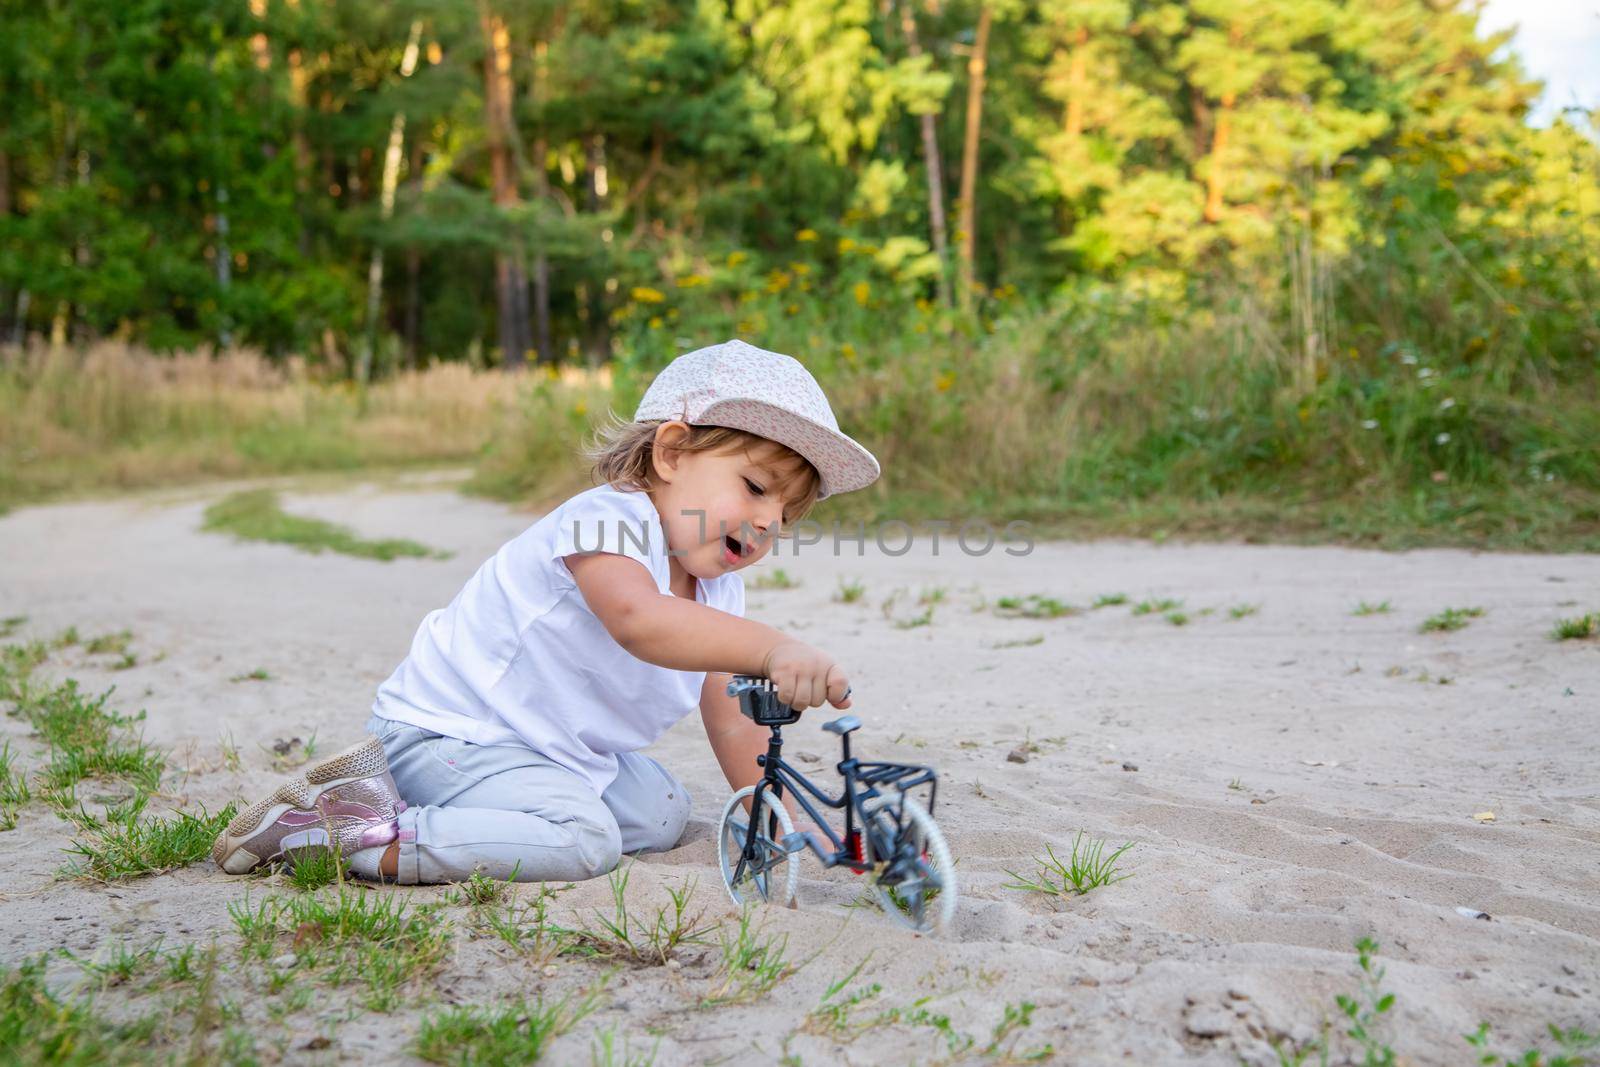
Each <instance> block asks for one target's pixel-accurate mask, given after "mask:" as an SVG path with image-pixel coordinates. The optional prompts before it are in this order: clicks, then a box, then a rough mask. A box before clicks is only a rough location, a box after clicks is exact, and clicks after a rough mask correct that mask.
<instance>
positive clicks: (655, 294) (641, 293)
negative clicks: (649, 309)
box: [632, 285, 667, 304]
mask: <svg viewBox="0 0 1600 1067" xmlns="http://www.w3.org/2000/svg"><path fill="white" fill-rule="evenodd" d="M632 295H633V299H634V300H635V301H637V302H638V303H640V304H659V303H661V302H662V301H663V300H665V299H666V298H667V294H666V293H663V292H662V291H661V290H660V289H651V288H650V287H649V286H647V285H636V286H634V287H633V294H632Z"/></svg>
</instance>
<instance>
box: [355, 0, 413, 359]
mask: <svg viewBox="0 0 1600 1067" xmlns="http://www.w3.org/2000/svg"><path fill="white" fill-rule="evenodd" d="M421 44H422V20H421V19H417V20H416V21H415V22H413V23H412V24H411V34H410V36H409V37H407V39H406V50H405V51H404V52H403V53H401V55H400V77H402V78H409V77H411V74H412V72H413V71H415V70H416V69H417V50H418V48H419V46H420V45H421ZM405 141H406V113H405V112H404V111H396V112H395V113H394V118H393V119H392V120H391V121H390V123H389V145H388V148H387V149H386V150H385V151H384V153H383V182H382V184H381V185H380V186H379V187H378V220H379V222H381V223H387V222H388V221H389V220H390V219H391V218H393V217H394V192H395V187H396V186H397V185H398V184H399V182H400V153H401V150H402V149H403V148H404V147H405ZM382 310H383V245H382V244H381V243H380V242H378V241H374V242H373V243H372V259H371V260H370V261H369V262H368V263H367V329H366V333H365V335H364V336H363V337H362V340H361V353H360V355H359V356H358V357H357V359H356V380H357V381H358V382H361V383H362V384H363V385H364V384H366V381H367V379H368V378H369V377H371V375H372V351H373V349H374V348H375V347H376V346H377V343H378V315H379V313H380V312H381V311H382Z"/></svg>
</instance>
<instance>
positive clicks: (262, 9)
mask: <svg viewBox="0 0 1600 1067" xmlns="http://www.w3.org/2000/svg"><path fill="white" fill-rule="evenodd" d="M1574 17H1575V18H1576V17H1580V16H1578V15H1576V14H1575V15H1574ZM0 30H3V32H0V342H4V344H3V347H0V508H4V507H5V506H7V505H16V504H20V503H27V502H32V501H36V500H41V499H46V498H51V497H56V496H61V495H63V494H74V493H82V492H86V491H100V490H105V489H120V488H130V487H138V486H146V485H157V484H170V483H176V482H184V481H188V480H192V479H196V478H211V477H233V476H240V475H255V474H268V473H285V472H300V471H313V470H327V469H336V470H343V469H359V470H362V471H370V470H373V469H376V468H385V467H404V466H412V465H439V464H455V465H461V464H463V463H464V462H466V463H470V464H471V465H472V466H473V469H474V471H475V473H474V475H473V477H472V481H471V483H470V485H471V487H472V488H474V489H476V490H477V491H480V492H485V493H490V494H493V495H496V496H501V497H506V498H516V499H523V500H530V501H533V502H538V501H539V500H542V499H547V498H549V497H551V496H556V495H559V493H560V492H562V491H565V490H567V489H569V488H571V487H572V486H573V485H575V484H577V479H579V478H581V477H582V470H581V467H580V465H579V464H578V461H577V460H576V458H575V456H574V450H575V447H576V445H577V444H578V443H579V441H580V439H581V437H582V436H583V435H584V433H585V432H586V431H587V430H588V429H589V428H590V427H591V426H592V425H593V424H594V423H595V421H596V420H598V419H600V418H602V417H604V415H605V413H606V412H607V411H608V410H615V411H618V412H621V413H623V414H624V415H626V414H628V413H630V412H631V411H632V406H633V404H634V403H635V402H636V400H637V397H638V395H639V393H640V391H641V390H642V387H643V385H644V384H645V383H647V382H648V380H649V376H650V375H651V374H653V373H654V372H655V370H657V369H659V368H660V367H661V366H662V365H664V364H665V363H666V362H667V361H669V360H670V359H671V358H672V357H673V356H675V355H676V354H678V353H679V352H682V351H685V350H687V349H689V348H693V347H698V346H700V345H702V344H707V343H711V342H714V341H718V340H722V339H725V338H727V337H731V336H740V337H743V338H745V339H747V340H749V341H752V342H753V343H757V344H760V345H763V346H765V347H770V348H776V349H778V350H780V351H787V352H791V353H793V354H795V355H796V356H798V357H799V358H801V359H803V360H804V361H805V362H806V363H807V365H808V366H809V367H810V368H811V369H812V370H813V372H814V373H816V374H817V376H818V377H819V378H820V379H821V380H822V381H823V382H824V383H825V385H826V387H827V388H828V391H829V393H830V396H831V397H832V399H833V401H834V405H835V409H836V411H837V413H838V415H839V418H840V421H841V424H842V425H843V426H844V427H845V428H846V430H847V431H848V432H851V433H852V434H854V435H855V436H857V437H858V438H860V439H861V440H862V441H863V442H864V443H865V444H867V445H868V447H870V448H872V449H873V450H874V451H875V452H876V453H877V454H878V455H879V457H880V458H881V459H882V460H883V461H884V467H885V477H884V478H883V480H882V481H881V482H880V484H879V485H878V486H877V487H875V488H874V490H872V491H871V492H869V493H866V494H858V496H859V499H856V500H851V499H849V498H846V499H844V500H841V501H838V502H829V503H828V504H826V505H824V517H826V516H827V515H828V514H830V513H831V514H833V515H835V516H849V517H868V518H874V517H875V518H883V517H890V516H893V517H901V518H913V519H915V518H919V517H920V518H930V517H934V516H937V517H940V518H948V519H960V518H961V517H964V516H968V515H986V516H989V517H991V518H994V517H999V518H1003V519H1006V520H1010V519H1017V518H1021V519H1028V520H1032V521H1034V522H1035V523H1038V524H1042V525H1044V526H1045V527H1047V528H1056V529H1060V530H1062V531H1067V532H1074V533H1083V534H1093V533H1134V534H1140V535H1149V536H1156V537H1169V536H1179V537H1197V536H1200V537H1203V536H1226V537H1239V536H1243V537H1249V538H1259V537H1271V538H1278V539H1296V540H1300V539H1310V540H1344V541H1353V542H1370V543H1377V544H1384V545H1393V546H1400V545H1408V544H1418V543H1434V544H1469V545H1479V546H1488V547H1508V548H1510V547H1515V548H1534V549H1555V550H1589V551H1594V550H1597V549H1600V449H1596V448H1595V445H1594V442H1595V441H1596V440H1597V439H1600V152H1597V148H1596V137H1597V134H1600V126H1597V119H1596V115H1595V114H1594V113H1591V112H1585V111H1581V110H1574V109H1570V108H1569V109H1567V110H1565V111H1564V112H1563V113H1561V114H1560V115H1559V116H1558V117H1557V118H1556V119H1555V121H1553V122H1552V123H1550V124H1549V125H1548V126H1546V127H1544V128H1534V127H1532V126H1530V125H1529V124H1528V122H1527V121H1526V118H1527V115H1528V111H1529V108H1530V105H1531V102H1532V101H1533V100H1534V99H1535V97H1536V95H1537V93H1538V88H1539V87H1538V85H1537V84H1536V83H1534V82H1532V81H1531V80H1529V79H1528V78H1527V77H1526V76H1525V74H1524V73H1523V71H1522V69H1521V67H1520V64H1519V62H1518V60H1517V59H1516V57H1515V54H1514V51H1513V50H1512V48H1511V46H1510V43H1509V37H1508V35H1506V34H1499V35H1485V34H1483V33H1481V31H1480V27H1479V25H1478V13H1477V9H1476V6H1475V5H1474V4H1472V3H1470V2H1461V0H1190V2H1187V3H1173V2H1162V0H792V2H773V0H629V2H626V3H623V2H616V0H585V2H581V3H560V2H555V0H540V2H531V0H492V2H490V0H432V2H428V3H414V2H405V0H396V2H392V3H385V4H367V3H354V2H348V0H116V2H111V0H45V2H36V0H35V2H25V0H0Z"/></svg>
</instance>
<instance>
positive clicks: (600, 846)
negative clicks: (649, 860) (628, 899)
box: [573, 819, 622, 880]
mask: <svg viewBox="0 0 1600 1067" xmlns="http://www.w3.org/2000/svg"><path fill="white" fill-rule="evenodd" d="M575 832H576V833H577V835H578V841H577V845H578V847H577V849H576V850H575V851H576V852H577V864H578V871H577V872H575V873H574V875H573V877H574V880H581V879H585V878H598V877H599V876H600V875H602V874H610V873H611V872H612V871H614V870H616V869H617V864H618V863H619V862H621V860H622V831H621V830H619V829H618V828H617V824H616V821H615V820H610V819H608V820H606V821H604V822H600V821H594V822H588V821H585V822H583V823H582V824H580V825H579V826H577V827H575Z"/></svg>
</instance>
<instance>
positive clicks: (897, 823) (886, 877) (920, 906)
mask: <svg viewBox="0 0 1600 1067" xmlns="http://www.w3.org/2000/svg"><path fill="white" fill-rule="evenodd" d="M862 811H863V813H864V814H865V815H866V817H867V818H868V819H869V820H871V824H870V825H869V828H868V832H866V833H863V834H862V835H861V837H862V845H863V850H864V852H865V854H866V860H867V864H868V870H869V872H870V876H871V878H872V892H873V894H874V895H875V896H876V897H877V898H878V906H879V907H881V908H882V909H883V912H884V914H885V915H887V916H889V918H891V919H893V920H894V921H895V922H897V923H899V924H900V925H901V926H905V927H909V928H910V929H912V930H917V931H920V932H922V933H929V932H937V931H940V930H942V929H944V928H945V927H946V926H947V925H948V924H949V922H950V920H951V919H952V918H954V917H955V913H956V865H955V860H954V859H952V858H951V856H950V846H949V845H947V844H946V843H945V840H944V834H943V833H941V832H940V830H939V824H938V823H936V822H934V821H933V816H932V815H930V814H928V810H927V809H926V808H924V807H923V806H922V805H921V804H919V803H917V801H915V800H913V799H912V798H911V797H908V796H887V795H886V796H877V797H873V798H872V799H871V800H868V801H867V802H866V803H865V804H863V805H862ZM897 811H898V814H899V818H898V820H897V819H896V818H895V815H896V813H897ZM875 841H878V842H882V841H888V842H889V845H888V846H887V849H886V850H885V851H886V854H885V855H881V856H880V855H878V854H877V852H878V851H879V849H881V848H884V846H883V845H881V844H877V845H875V844H874V842H875Z"/></svg>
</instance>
